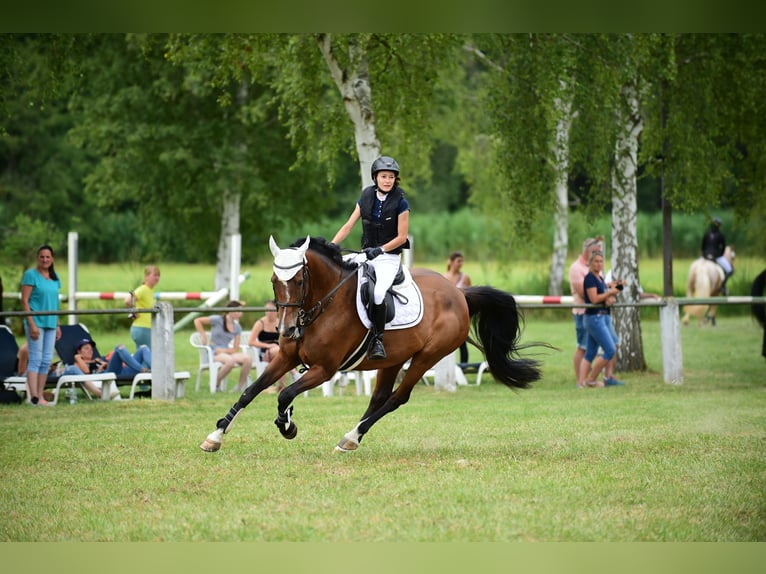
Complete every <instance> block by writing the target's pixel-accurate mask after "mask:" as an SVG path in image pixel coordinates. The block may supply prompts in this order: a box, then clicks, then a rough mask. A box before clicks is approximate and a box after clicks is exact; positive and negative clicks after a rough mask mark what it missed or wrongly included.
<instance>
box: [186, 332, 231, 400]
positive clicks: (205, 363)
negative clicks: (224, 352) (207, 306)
mask: <svg viewBox="0 0 766 574" xmlns="http://www.w3.org/2000/svg"><path fill="white" fill-rule="evenodd" d="M208 340H209V339H208ZM189 342H190V343H191V345H192V347H194V348H196V349H197V350H198V351H199V368H198V369H197V383H196V385H195V386H194V389H195V390H196V391H199V383H200V380H201V379H202V371H209V372H210V392H211V393H215V388H216V383H217V381H218V369H220V368H221V367H222V366H223V363H220V362H218V361H215V360H213V349H212V347H209V346H208V345H203V344H202V340H201V336H200V334H199V333H198V332H196V331H195V332H194V333H192V334H191V337H189ZM221 388H222V389H224V390H226V381H225V380H224V381H222V382H221Z"/></svg>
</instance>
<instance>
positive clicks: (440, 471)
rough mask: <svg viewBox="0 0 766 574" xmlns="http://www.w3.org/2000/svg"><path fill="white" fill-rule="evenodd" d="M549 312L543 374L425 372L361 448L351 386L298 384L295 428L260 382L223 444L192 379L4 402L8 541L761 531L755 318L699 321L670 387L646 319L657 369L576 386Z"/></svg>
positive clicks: (181, 347)
mask: <svg viewBox="0 0 766 574" xmlns="http://www.w3.org/2000/svg"><path fill="white" fill-rule="evenodd" d="M541 313H542V312H540V313H538V312H528V313H527V331H526V335H525V337H524V339H525V340H543V341H548V342H550V343H552V344H554V345H557V346H558V347H560V348H561V351H558V352H557V351H546V352H545V354H544V355H542V356H541V357H539V358H540V359H541V360H542V361H543V363H544V376H543V379H542V380H541V381H540V382H539V383H538V384H536V385H535V387H534V388H533V389H531V390H528V391H523V392H512V391H510V390H508V389H506V388H505V387H501V386H500V385H498V384H496V383H494V382H491V379H489V378H487V379H484V381H485V383H484V384H482V385H481V386H479V387H475V386H473V387H460V388H459V389H458V391H457V392H456V393H455V394H450V393H444V392H437V391H435V390H434V388H433V387H426V386H424V385H418V386H417V387H416V389H415V392H414V393H413V397H412V399H411V400H410V402H409V403H408V404H407V405H404V406H403V407H401V408H400V409H399V410H397V411H396V412H394V413H392V414H390V415H389V416H387V417H385V418H384V419H383V420H382V421H380V422H379V423H378V424H377V425H376V426H375V427H373V429H372V430H371V431H370V433H369V434H368V435H367V436H366V437H365V439H364V441H363V442H362V444H361V447H360V449H359V450H358V451H356V452H354V453H350V454H347V455H338V454H335V453H333V447H334V445H335V444H336V443H337V441H338V440H339V439H340V438H341V436H342V435H343V434H344V433H345V432H346V431H348V430H349V429H350V428H351V427H353V426H354V424H355V423H356V421H357V420H358V418H359V417H360V416H361V414H362V412H363V411H364V409H365V406H366V403H367V399H366V398H365V397H357V396H354V393H353V392H352V391H351V387H348V388H347V389H346V393H345V394H344V396H335V397H331V398H324V397H322V396H321V393H320V392H319V391H318V390H315V391H312V392H311V393H310V394H309V396H308V397H303V396H301V397H298V398H297V399H296V402H295V420H296V424H297V425H298V427H299V432H298V436H297V438H296V439H295V440H293V441H286V440H284V439H283V438H281V436H280V435H279V434H278V432H277V430H276V428H275V427H274V425H273V423H272V421H273V419H274V416H275V400H274V397H273V395H268V396H263V397H259V398H258V399H256V401H254V402H253V403H252V404H251V405H250V406H249V407H248V408H247V409H246V411H244V412H243V413H242V415H241V416H240V417H239V418H238V419H237V422H236V424H235V426H234V427H233V429H232V432H231V433H230V434H228V435H226V437H225V439H224V445H223V448H222V450H221V451H219V452H217V453H214V454H207V453H203V452H202V451H200V450H199V448H198V444H199V443H200V442H201V441H202V439H203V438H204V437H205V436H206V435H207V433H208V432H210V431H211V430H212V429H213V428H214V425H215V421H216V420H217V419H218V418H220V417H221V416H223V415H224V414H225V413H226V411H227V410H228V408H229V406H230V405H231V404H232V403H233V401H234V400H235V398H236V396H235V395H234V394H217V395H210V394H209V393H208V392H206V391H205V390H204V389H205V385H204V384H203V390H201V391H200V392H199V393H196V392H194V390H193V381H192V385H191V386H192V388H191V389H187V396H186V398H185V399H183V400H179V401H176V402H173V403H164V402H159V401H151V400H136V401H133V402H128V401H123V402H121V403H114V402H112V403H107V404H103V403H101V402H99V401H93V402H86V401H80V402H78V403H77V404H76V405H74V406H70V405H68V404H60V405H58V406H57V407H54V408H42V407H30V406H26V405H22V406H5V407H2V408H0V441H1V442H2V445H3V448H2V449H1V450H0V479H2V483H3V484H4V485H5V486H4V488H3V489H2V490H0V517H1V518H0V540H3V541H65V540H78V541H202V540H206V541H288V540H289V541H314V542H323V541H328V542H330V541H331V542H360V541H361V542H365V541H367V542H372V541H438V542H453V541H592V540H593V541H687V542H689V541H715V542H720V541H764V540H766V503H765V502H764V497H763V493H764V491H766V457H764V444H766V443H765V441H766V386H764V382H763V381H764V359H763V358H762V357H760V337H761V336H762V332H761V331H760V330H759V329H758V328H757V326H756V325H755V324H754V323H753V321H752V320H751V319H749V318H746V317H733V318H727V319H725V320H721V321H719V324H718V326H717V327H715V328H712V327H708V328H704V329H700V328H697V327H687V328H685V329H684V330H683V331H682V337H683V349H684V364H685V383H684V384H683V385H681V386H671V385H666V384H664V383H663V382H662V376H661V371H662V365H661V360H660V357H661V352H660V347H659V325H658V322H657V321H656V320H646V321H644V322H643V335H644V347H645V353H646V358H647V362H648V365H649V370H648V371H647V372H645V373H623V374H621V376H620V378H622V379H623V380H625V381H626V383H627V385H626V387H624V388H612V389H588V390H576V389H575V388H574V381H573V375H572V366H571V356H572V343H573V328H572V323H571V320H569V317H568V316H567V317H566V318H565V319H562V320H551V319H549V318H547V317H546V316H545V315H542V314H541ZM119 335H120V334H119V333H118V334H104V335H98V337H97V341H98V342H99V345H100V346H102V343H101V341H100V340H99V338H100V339H102V340H103V341H104V342H105V343H107V342H109V343H110V344H111V341H112V340H114V339H113V338H117V337H119ZM94 336H95V334H94ZM124 339H125V337H122V340H124ZM191 350H192V349H191V348H190V346H189V345H188V333H186V334H184V333H179V334H178V335H177V337H176V358H177V367H178V368H187V369H189V370H192V372H194V371H195V370H196V369H195V367H196V357H195V355H194V354H193V353H191V352H190V351H191ZM472 352H473V353H474V356H475V350H473V349H472Z"/></svg>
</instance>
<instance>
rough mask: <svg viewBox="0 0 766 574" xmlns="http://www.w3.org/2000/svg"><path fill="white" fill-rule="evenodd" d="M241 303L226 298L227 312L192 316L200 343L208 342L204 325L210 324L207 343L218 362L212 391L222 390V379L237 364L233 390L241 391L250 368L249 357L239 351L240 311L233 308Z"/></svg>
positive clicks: (205, 343) (241, 304)
mask: <svg viewBox="0 0 766 574" xmlns="http://www.w3.org/2000/svg"><path fill="white" fill-rule="evenodd" d="M243 305H244V303H242V302H241V301H229V302H228V303H226V307H230V308H231V311H227V312H226V313H224V314H223V315H210V316H209V317H197V318H196V319H194V326H195V327H196V328H197V331H198V332H199V334H200V341H201V342H202V344H203V345H207V344H208V340H207V333H206V332H205V326H206V325H210V346H211V347H212V348H213V360H215V361H218V362H219V363H221V365H222V366H221V368H220V369H218V380H217V381H216V392H221V391H222V390H223V387H222V383H223V380H224V379H225V378H226V376H227V375H228V374H229V372H231V370H232V369H233V368H234V367H236V366H237V365H239V366H240V367H241V369H240V372H239V384H238V385H237V391H239V392H241V391H243V390H244V389H245V387H246V386H247V377H248V375H249V374H250V369H251V368H252V367H253V358H252V357H251V356H250V355H249V354H247V353H243V352H242V351H241V350H240V347H239V338H240V335H241V334H242V327H241V326H240V325H239V319H240V317H242V311H237V310H236V309H237V308H238V307H242V306H243Z"/></svg>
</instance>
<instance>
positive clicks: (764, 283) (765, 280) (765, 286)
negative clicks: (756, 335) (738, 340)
mask: <svg viewBox="0 0 766 574" xmlns="http://www.w3.org/2000/svg"><path fill="white" fill-rule="evenodd" d="M765 294H766V269H764V270H763V271H761V273H760V275H758V277H756V278H755V280H754V281H753V285H752V287H751V288H750V295H751V296H753V297H763V296H764V295H765ZM752 311H753V317H755V318H756V319H757V320H758V322H759V323H760V324H761V327H763V329H764V331H763V347H762V349H761V355H763V356H764V357H766V305H764V304H763V303H754V304H753V306H752Z"/></svg>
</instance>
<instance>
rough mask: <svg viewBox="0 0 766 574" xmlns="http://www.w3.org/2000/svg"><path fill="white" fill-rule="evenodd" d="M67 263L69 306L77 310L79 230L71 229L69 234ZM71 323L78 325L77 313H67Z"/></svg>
mask: <svg viewBox="0 0 766 574" xmlns="http://www.w3.org/2000/svg"><path fill="white" fill-rule="evenodd" d="M67 264H68V266H69V280H68V281H67V283H68V287H67V289H69V296H68V298H67V308H68V309H69V310H70V311H76V310H77V232H76V231H70V232H69V234H68V235H67ZM67 316H68V317H69V319H67V323H68V324H69V325H77V315H67Z"/></svg>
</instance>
